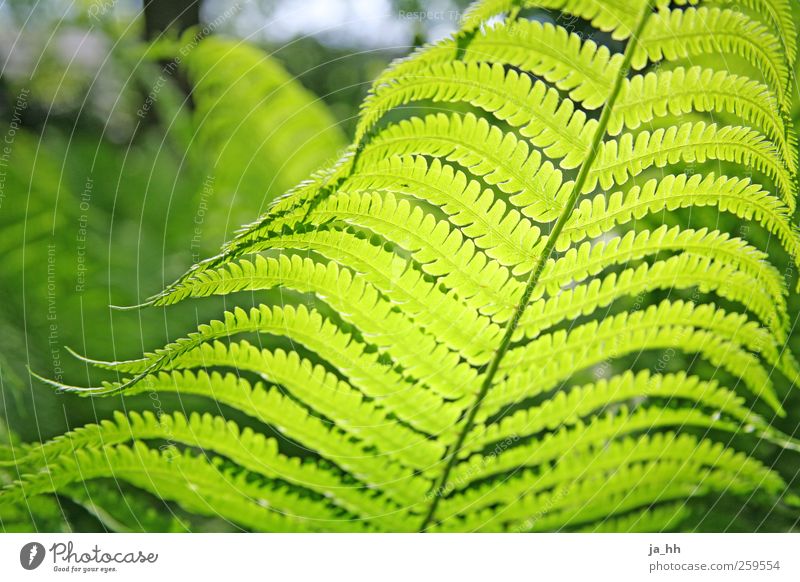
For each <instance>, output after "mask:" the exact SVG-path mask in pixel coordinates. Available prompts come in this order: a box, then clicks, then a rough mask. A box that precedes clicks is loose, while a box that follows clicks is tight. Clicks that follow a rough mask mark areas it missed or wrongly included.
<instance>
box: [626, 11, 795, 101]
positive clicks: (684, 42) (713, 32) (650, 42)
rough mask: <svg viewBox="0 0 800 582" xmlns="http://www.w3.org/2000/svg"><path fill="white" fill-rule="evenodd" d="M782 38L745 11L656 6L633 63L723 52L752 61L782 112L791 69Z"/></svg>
mask: <svg viewBox="0 0 800 582" xmlns="http://www.w3.org/2000/svg"><path fill="white" fill-rule="evenodd" d="M781 48H782V47H781V43H780V41H779V40H778V38H777V37H776V36H775V35H774V34H773V33H772V32H770V31H769V29H768V28H767V27H765V26H764V25H763V24H761V23H760V22H758V21H755V20H752V19H751V18H749V17H748V16H747V15H746V14H744V13H742V12H740V11H736V10H730V9H724V10H721V9H719V8H705V7H700V8H693V7H690V8H686V9H684V10H671V11H670V10H668V9H662V10H659V11H658V13H657V14H655V15H654V16H653V17H652V18H650V20H649V21H648V24H647V26H646V27H645V29H644V32H643V33H642V38H641V41H640V42H639V44H638V45H637V50H636V52H635V53H634V56H633V60H632V62H631V64H632V66H633V68H634V69H636V70H640V69H642V68H644V67H645V66H646V65H647V64H648V62H658V61H661V60H663V59H667V60H676V59H685V58H691V57H698V56H700V55H703V54H709V53H720V52H724V53H725V54H727V55H730V56H739V57H741V58H743V59H745V60H746V61H747V62H748V63H749V64H751V65H752V66H753V67H754V68H755V69H756V70H757V71H758V72H759V73H760V74H761V75H763V78H764V80H765V81H766V82H767V84H768V85H769V86H770V88H771V89H772V90H773V91H774V92H775V94H776V97H777V102H778V104H779V105H780V107H781V110H782V111H784V112H785V111H787V110H788V108H789V106H790V104H791V103H790V101H791V100H790V97H788V96H787V86H788V83H789V69H788V65H787V62H786V59H785V58H784V57H783V54H782V51H781Z"/></svg>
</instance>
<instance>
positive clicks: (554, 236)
mask: <svg viewBox="0 0 800 582" xmlns="http://www.w3.org/2000/svg"><path fill="white" fill-rule="evenodd" d="M653 3H654V0H648V2H647V4H646V6H645V7H644V12H643V14H642V16H641V18H640V19H639V23H638V25H637V27H636V30H635V31H634V33H633V35H632V36H631V39H630V41H629V42H628V44H627V46H626V47H625V54H624V58H623V61H622V66H621V67H620V70H619V74H618V75H617V78H616V80H615V82H614V86H613V88H612V90H611V93H610V94H609V97H608V100H607V101H606V103H605V105H604V106H603V111H602V113H601V115H600V120H599V123H598V125H597V129H596V131H595V133H594V136H593V137H592V143H591V150H590V151H589V155H588V157H587V159H586V161H585V162H584V163H583V165H582V166H581V169H580V171H579V172H578V177H577V178H576V180H575V184H574V185H573V187H572V191H571V192H570V195H569V198H568V199H567V201H566V203H565V205H564V210H563V212H562V213H561V214H560V215H559V217H558V220H557V221H556V223H555V225H554V226H553V230H552V231H551V232H550V235H549V236H548V238H547V242H546V243H545V245H544V248H543V249H542V252H541V254H540V255H539V257H538V259H537V261H536V266H535V267H534V269H533V270H532V271H531V274H530V276H529V277H528V281H527V283H526V285H525V290H524V292H523V294H522V297H521V298H520V301H519V303H518V304H517V307H516V309H515V310H514V315H513V317H512V318H511V320H510V321H509V322H508V325H507V326H506V330H505V333H504V334H503V339H502V341H501V342H500V346H499V347H498V348H497V351H496V352H495V355H494V358H492V361H491V362H490V364H489V368H488V370H487V372H486V376H484V379H483V383H482V384H481V388H480V390H479V391H478V395H477V396H476V398H475V404H474V405H473V406H472V408H470V410H469V412H468V414H467V417H466V420H465V421H464V424H463V427H462V429H461V431H460V432H459V435H458V439H457V440H456V442H455V444H454V445H453V447H452V448H451V449H450V453H449V456H448V458H447V464H446V466H445V468H444V472H443V473H442V478H441V480H440V481H439V484H438V486H437V487H436V488H435V489H434V490H433V492H434V495H433V500H432V501H431V505H430V507H429V508H428V512H427V513H426V514H425V519H424V520H423V522H422V526H421V527H420V532H425V531H426V530H427V529H428V527H429V526H430V525H431V522H432V521H433V518H434V516H435V515H436V508H437V507H438V505H439V500H440V499H441V498H442V495H441V494H438V493H437V492H439V491H445V488H446V486H447V480H448V478H449V477H450V472H451V471H452V470H453V466H454V465H455V462H456V457H457V455H458V452H459V451H460V450H461V447H462V446H463V445H464V440H465V439H466V438H467V434H469V432H470V430H472V427H473V426H474V424H475V418H476V416H477V414H478V410H479V409H480V407H481V404H482V403H483V401H484V399H485V398H486V394H487V393H488V392H489V388H490V387H491V385H492V382H493V381H494V377H495V375H496V374H497V370H498V368H499V367H500V361H501V360H502V359H503V356H505V354H506V352H507V351H508V347H509V345H511V338H512V337H513V335H514V332H515V331H516V329H517V325H518V324H519V320H520V318H521V317H522V314H523V313H524V312H525V309H526V308H527V307H528V303H529V301H530V298H531V295H532V294H533V290H534V289H535V288H536V285H537V284H538V282H539V278H540V277H541V275H542V272H543V271H544V267H545V265H546V264H547V260H548V259H549V258H550V256H551V255H552V254H553V249H554V248H555V245H556V241H557V240H558V236H559V235H560V234H561V231H562V230H563V229H564V226H565V225H566V223H567V220H568V219H569V217H570V216H571V215H572V211H573V209H574V208H575V204H576V203H577V202H578V198H579V197H580V194H581V190H582V189H583V185H584V184H585V183H586V179H587V177H588V176H589V171H590V170H591V167H592V164H593V163H594V160H595V158H596V157H597V152H598V146H599V145H600V142H601V141H602V139H603V137H604V136H605V134H606V128H607V127H608V122H609V120H610V119H611V112H612V111H613V109H614V103H615V102H616V100H617V97H618V96H619V92H620V89H621V88H622V81H623V80H624V79H625V78H626V77H627V75H628V72H629V71H630V68H631V61H632V59H633V53H634V51H635V50H636V46H637V44H638V40H639V37H640V36H641V34H642V31H643V30H644V27H645V25H646V24H647V21H648V19H649V18H650V16H651V15H652V13H653Z"/></svg>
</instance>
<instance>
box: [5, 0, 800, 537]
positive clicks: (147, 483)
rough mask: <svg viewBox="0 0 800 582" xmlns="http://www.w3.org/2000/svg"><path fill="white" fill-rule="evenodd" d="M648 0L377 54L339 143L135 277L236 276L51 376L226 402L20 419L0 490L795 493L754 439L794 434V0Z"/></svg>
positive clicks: (607, 498) (246, 496)
mask: <svg viewBox="0 0 800 582" xmlns="http://www.w3.org/2000/svg"><path fill="white" fill-rule="evenodd" d="M669 4H670V3H669V2H667V1H666V0H655V1H654V0H605V1H600V0H539V1H533V0H531V1H525V0H522V1H513V0H486V1H483V2H479V3H477V4H476V5H475V6H474V7H473V8H472V9H471V10H470V12H469V13H468V14H467V15H466V16H465V18H464V20H463V26H462V29H461V31H460V32H459V33H458V34H457V35H455V36H454V37H453V38H451V39H447V40H444V41H442V42H440V43H438V44H436V45H433V46H426V47H423V48H422V49H420V50H419V51H417V52H415V53H414V54H413V55H412V56H411V57H409V58H408V59H406V60H402V61H399V62H397V63H396V64H394V65H393V66H392V67H390V68H389V69H388V70H387V71H386V72H385V73H384V74H382V75H381V76H380V77H379V78H378V79H377V80H376V82H375V84H374V87H373V89H372V91H371V92H370V95H369V96H368V98H367V99H366V100H365V102H364V104H363V107H362V111H361V117H360V121H359V124H358V127H357V129H356V134H355V141H354V144H353V145H352V146H351V148H350V149H349V150H348V152H347V153H346V154H345V155H344V156H343V157H342V159H341V160H340V161H339V162H338V163H336V164H335V165H333V166H332V167H331V168H329V169H326V170H324V171H321V172H319V173H317V174H315V175H314V176H313V177H312V179H311V180H309V181H307V182H304V183H302V184H300V185H299V186H297V187H296V188H294V189H293V190H291V191H290V192H289V193H288V194H287V195H285V196H284V197H282V198H281V199H279V200H277V201H276V202H275V203H274V204H273V205H272V206H271V208H270V209H269V210H268V212H267V213H266V214H265V215H264V216H263V217H262V218H261V219H259V220H258V221H257V222H256V223H254V224H252V225H250V226H248V227H246V228H244V229H243V230H242V231H241V232H240V233H239V234H238V235H237V236H236V237H235V238H234V239H233V240H232V241H231V242H230V243H228V244H227V245H226V246H225V247H224V248H223V250H222V252H221V253H220V254H219V255H218V256H216V257H213V258H211V259H208V260H206V261H204V262H201V263H199V264H198V265H196V266H195V267H193V268H192V269H191V270H190V271H189V272H188V273H187V274H186V275H184V276H183V277H181V278H180V279H179V280H178V281H177V282H176V283H174V284H173V285H171V286H169V287H168V288H167V289H166V290H164V291H163V292H162V293H160V294H159V295H157V296H155V297H154V298H153V299H152V300H151V301H150V302H149V303H150V304H152V305H159V306H164V305H170V304H173V303H176V302H178V301H181V300H184V299H187V298H199V297H206V296H210V295H222V296H226V297H231V298H234V297H238V296H237V295H235V294H236V293H237V292H240V294H241V292H245V291H247V292H249V294H248V295H247V296H248V297H251V298H252V300H253V302H254V305H253V306H252V307H251V308H249V309H245V308H242V307H236V308H235V309H232V310H231V311H229V312H226V313H225V315H224V316H223V317H222V319H220V320H217V321H212V322H210V323H208V324H205V325H201V326H200V327H198V329H197V331H196V332H193V333H190V334H189V335H187V336H185V337H183V338H181V339H179V340H177V341H175V342H173V343H170V344H168V345H166V346H165V347H163V348H161V349H158V350H156V351H154V352H151V353H146V354H145V355H144V356H143V357H141V358H138V359H133V360H128V361H115V362H104V361H98V360H87V361H88V362H90V363H91V364H93V365H95V366H96V367H98V368H101V369H106V370H111V371H114V372H116V373H117V374H118V375H119V379H118V380H117V381H109V382H104V383H103V385H102V387H100V388H75V387H69V386H64V385H61V384H57V383H54V384H56V385H57V386H58V387H59V388H60V389H63V390H68V391H75V392H79V393H81V394H85V395H102V394H106V395H107V394H117V393H124V394H128V395H131V394H137V393H144V392H162V393H170V392H172V393H178V394H180V395H195V396H203V397H207V398H210V399H213V401H215V402H216V403H217V404H218V406H219V407H220V413H219V414H217V415H212V414H203V415H200V414H190V415H188V416H186V415H184V414H183V413H178V412H176V413H171V414H159V415H157V414H153V413H150V412H144V413H141V414H139V413H136V412H132V413H129V414H127V415H126V414H122V413H118V414H117V415H115V417H114V419H113V420H111V421H105V422H102V423H100V424H98V425H90V426H87V427H84V428H81V429H78V430H75V431H72V432H70V433H68V434H66V435H64V436H63V437H59V438H57V439H54V440H52V441H50V442H47V443H45V444H42V445H38V444H37V445H28V446H24V447H23V450H22V453H21V454H20V452H19V450H18V451H17V454H16V461H15V462H16V464H17V466H18V467H21V469H20V471H21V472H22V473H24V475H23V477H22V478H21V479H20V480H19V482H17V483H16V484H15V485H13V486H11V487H10V488H8V489H7V490H6V491H5V492H4V494H3V500H4V502H5V503H6V504H9V503H11V504H13V503H14V502H16V501H17V500H18V499H19V498H21V497H22V496H38V495H41V494H48V493H51V492H54V491H56V492H58V491H60V490H61V489H62V488H64V487H70V486H72V485H73V484H74V483H75V482H78V481H84V480H88V481H89V482H92V481H93V480H95V479H102V478H106V477H112V476H113V477H114V478H116V479H119V480H123V481H127V482H130V483H132V484H133V485H135V486H137V487H139V488H141V489H144V490H147V491H150V492H152V493H154V494H156V495H157V496H158V497H160V498H161V499H165V500H169V501H172V502H175V503H177V504H179V505H180V506H182V507H183V508H184V509H185V510H187V511H189V512H191V513H196V514H200V515H219V516H221V517H223V518H225V519H227V520H230V521H231V522H233V523H235V524H237V525H238V526H240V527H243V528H247V529H254V530H268V531H275V530H289V531H293V530H310V531H339V530H357V531H358V530H382V531H386V530H400V531H447V530H457V531H475V530H486V531H498V530H506V531H529V530H535V531H540V530H553V529H563V528H566V529H601V530H624V531H631V530H643V531H652V530H659V529H669V528H676V527H680V525H681V524H682V523H684V520H685V519H686V518H687V517H688V516H689V514H690V512H691V506H690V505H689V504H688V502H689V501H691V500H692V499H695V498H704V497H705V498H709V497H710V498H713V497H714V496H717V497H721V496H724V495H733V496H740V497H741V498H743V499H756V500H757V502H758V503H760V504H762V506H763V507H777V508H778V509H780V510H782V511H787V512H789V513H790V514H792V515H794V516H796V509H794V508H795V507H796V506H797V504H798V498H797V495H796V493H795V492H793V490H792V488H791V487H790V486H789V485H787V480H790V479H787V477H786V476H782V475H781V474H780V472H779V470H778V468H777V467H772V466H770V465H769V464H767V463H765V462H764V461H763V460H762V459H763V458H764V456H765V455H768V454H773V453H774V452H775V447H783V448H786V449H797V441H795V440H794V439H793V438H792V437H791V436H788V435H787V433H794V431H795V430H796V429H797V419H796V418H787V419H785V420H781V418H782V417H784V416H786V413H785V410H784V405H783V402H784V401H785V400H786V399H787V398H791V397H792V396H791V394H790V392H789V390H790V389H791V386H792V384H793V383H794V382H795V381H796V379H797V373H798V366H797V362H796V361H795V359H794V357H793V355H792V354H791V352H790V351H789V350H787V349H786V343H787V338H788V335H789V330H790V323H791V321H790V315H789V314H790V306H789V302H788V301H787V297H788V283H787V280H786V279H787V277H786V273H781V272H780V271H779V270H778V266H781V265H790V268H792V267H793V266H795V265H797V264H798V253H797V250H798V234H797V231H796V228H795V225H794V223H793V220H792V215H793V213H794V211H795V204H796V202H795V199H796V194H797V187H796V170H797V151H796V150H797V146H796V140H795V137H794V133H793V130H792V127H791V122H790V119H789V115H788V113H789V111H790V109H791V103H792V93H791V90H790V79H791V74H790V70H792V68H793V67H794V57H795V50H796V46H795V42H796V31H795V25H794V21H793V19H792V15H791V12H790V9H789V5H788V3H787V2H786V1H784V0H749V1H747V2H742V3H740V6H739V7H738V9H736V10H732V9H730V8H729V7H727V4H728V3H727V2H724V1H719V2H718V1H711V2H705V3H704V6H701V7H694V6H684V7H681V8H673V9H670V7H669ZM674 4H679V5H685V4H694V2H676V3H674ZM540 8H544V9H551V10H556V11H560V13H561V14H562V15H567V16H570V17H576V18H579V19H583V20H586V21H588V22H590V23H591V25H592V26H593V27H594V28H595V29H598V30H599V31H602V33H603V34H604V35H606V34H607V35H609V36H610V39H609V40H608V42H607V44H608V46H611V47H613V46H615V43H618V42H623V41H624V42H625V48H624V51H623V52H613V51H612V50H611V49H609V48H608V47H607V46H606V45H604V44H600V45H598V44H596V43H595V42H594V41H592V40H588V39H583V38H581V37H580V36H578V35H577V34H570V33H569V32H568V31H567V30H566V29H565V28H564V26H562V24H563V20H558V21H556V23H555V24H553V23H549V22H542V21H537V20H528V19H527V18H526V14H527V13H526V10H528V9H540ZM498 15H502V16H503V18H502V19H500V21H498V22H496V23H495V24H493V25H488V24H487V21H488V20H490V19H492V18H494V17H496V16H498ZM559 23H561V24H559ZM603 38H605V36H603ZM720 55H721V56H722V57H724V58H721V56H720ZM721 65H724V66H725V68H724V69H723V68H720V66H721ZM432 103H434V104H436V107H439V108H442V109H445V110H446V111H447V112H440V113H435V114H429V115H425V116H417V115H415V108H416V107H423V106H425V105H427V106H428V107H430V105H431V104H432ZM465 109H469V111H465ZM404 117H405V118H404ZM718 224H725V225H739V227H740V230H739V232H738V233H735V234H734V233H730V232H725V231H722V230H720V229H719V228H717V226H716V225H718ZM742 225H745V226H746V228H745V227H744V226H742ZM732 228H736V226H733V227H732ZM266 290H279V291H280V295H279V296H277V297H278V298H279V299H277V300H276V301H274V302H273V303H266V302H263V298H264V297H266V295H265V292H266ZM269 297H270V298H275V297H276V295H275V294H272V295H269ZM278 302H280V304H278ZM248 340H249V341H248ZM787 380H788V381H787ZM51 383H53V382H51ZM229 414H238V415H240V416H242V415H244V417H247V418H243V419H242V421H241V422H240V423H235V422H234V421H232V420H228V419H227V416H228V415H229ZM241 423H246V426H245V427H244V428H241V427H240V426H239V425H240V424H241ZM780 423H784V424H783V425H782V426H785V427H786V428H785V430H783V431H782V430H780V429H779V427H780V426H781V424H780ZM130 441H134V442H133V444H127V443H129V442H130ZM759 445H760V446H761V447H762V448H763V447H765V446H766V447H767V448H769V447H772V451H771V452H770V451H767V452H765V451H763V450H756V447H757V446H759ZM777 454H780V453H777ZM45 464H46V465H47V467H48V468H49V470H48V471H47V472H45V473H42V472H36V468H37V467H42V466H44V465H45ZM788 477H791V478H793V477H794V476H791V475H790V476H788ZM732 515H735V512H734V514H732ZM731 519H733V517H731Z"/></svg>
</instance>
